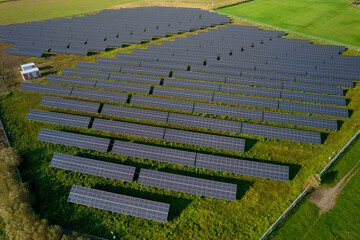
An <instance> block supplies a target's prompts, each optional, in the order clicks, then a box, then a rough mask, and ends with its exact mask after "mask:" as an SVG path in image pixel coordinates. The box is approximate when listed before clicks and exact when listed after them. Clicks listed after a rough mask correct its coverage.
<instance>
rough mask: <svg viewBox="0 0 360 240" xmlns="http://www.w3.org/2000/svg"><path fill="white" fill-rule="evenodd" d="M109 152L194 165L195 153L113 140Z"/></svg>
mask: <svg viewBox="0 0 360 240" xmlns="http://www.w3.org/2000/svg"><path fill="white" fill-rule="evenodd" d="M111 152H113V153H116V154H120V155H125V156H131V157H137V158H144V159H149V160H154V161H161V162H167V163H174V164H180V165H185V166H194V164H195V155H196V153H193V152H187V151H181V150H176V149H171V148H163V147H156V146H150V145H144V144H138V143H130V142H122V141H115V143H114V146H113V148H112V150H111Z"/></svg>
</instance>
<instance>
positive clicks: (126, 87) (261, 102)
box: [53, 69, 348, 117]
mask: <svg viewBox="0 0 360 240" xmlns="http://www.w3.org/2000/svg"><path fill="white" fill-rule="evenodd" d="M63 73H64V74H65V75H70V74H71V75H72V76H74V75H76V76H81V77H91V78H99V79H108V78H109V73H107V72H100V71H86V70H77V69H69V70H68V69H65V70H64V72H63ZM55 81H56V82H57V83H61V82H62V80H55ZM66 81H67V80H65V82H66ZM79 81H80V83H79ZM79 81H77V82H73V83H72V85H76V84H82V83H81V80H79ZM98 82H100V81H98ZM84 84H87V81H86V80H84ZM90 84H92V83H90ZM101 84H102V87H103V88H106V89H117V90H120V91H131V92H135V93H148V92H150V91H149V89H150V86H145V85H133V84H126V83H115V82H111V83H109V82H101ZM53 87H55V86H53ZM95 87H97V88H101V85H96V86H95ZM68 89H69V90H70V88H68ZM153 89H154V90H153V91H152V94H153V95H160V96H168V97H177V98H183V99H193V100H202V101H213V102H221V103H230V104H236V105H244V106H253V107H261V108H270V109H280V110H289V111H300V112H307V113H315V114H321V115H329V116H337V117H348V109H347V108H340V107H333V106H323V105H314V104H309V103H300V102H290V101H283V100H273V99H266V98H258V97H250V96H239V95H229V94H224V93H211V92H199V91H196V90H195V91H194V90H185V89H173V88H171V89H170V88H162V87H154V88H153ZM81 91H83V92H85V91H94V90H85V89H81ZM287 97H288V98H292V99H294V100H298V101H309V102H311V101H316V102H320V103H327V104H334V103H335V102H336V103H337V104H341V103H340V102H342V104H341V105H346V102H345V98H344V97H336V96H326V95H315V94H308V93H297V92H289V93H288V94H287ZM335 98H336V99H337V100H334V99H335ZM107 99H109V98H107ZM329 99H331V100H334V101H332V102H330V101H329ZM103 100H105V99H103ZM108 101H114V100H111V99H110V100H108ZM298 106H301V108H299V109H301V110H296V109H297V107H298ZM314 109H317V110H316V111H315V110H314Z"/></svg>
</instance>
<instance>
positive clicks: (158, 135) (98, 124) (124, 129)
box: [92, 118, 165, 139]
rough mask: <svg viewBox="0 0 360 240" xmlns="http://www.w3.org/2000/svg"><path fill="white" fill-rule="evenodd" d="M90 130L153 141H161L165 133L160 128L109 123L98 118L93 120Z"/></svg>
mask: <svg viewBox="0 0 360 240" xmlns="http://www.w3.org/2000/svg"><path fill="white" fill-rule="evenodd" d="M92 129H96V130H100V131H107V132H114V133H120V134H126V135H133V136H138V137H147V138H154V139H162V138H163V136H164V131H165V129H164V128H162V127H154V126H147V125H142V124H135V123H127V122H118V121H111V120H106V119H100V118H95V120H94V123H93V125H92Z"/></svg>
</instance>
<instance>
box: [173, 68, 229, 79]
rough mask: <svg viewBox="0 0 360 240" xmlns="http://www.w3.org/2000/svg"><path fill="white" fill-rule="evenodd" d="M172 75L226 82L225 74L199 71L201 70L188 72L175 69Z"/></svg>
mask: <svg viewBox="0 0 360 240" xmlns="http://www.w3.org/2000/svg"><path fill="white" fill-rule="evenodd" d="M172 76H173V77H175V78H186V79H196V80H205V81H212V82H225V75H219V74H211V73H199V72H187V71H177V70H175V71H174V72H173V75H172Z"/></svg>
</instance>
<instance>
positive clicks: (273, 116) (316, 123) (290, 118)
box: [263, 111, 338, 130]
mask: <svg viewBox="0 0 360 240" xmlns="http://www.w3.org/2000/svg"><path fill="white" fill-rule="evenodd" d="M263 120H264V121H266V122H277V123H284V124H291V125H298V126H304V127H313V128H322V129H331V130H338V123H337V120H335V119H327V118H316V117H309V116H301V115H294V114H287V113H279V112H267V111H264V119H263Z"/></svg>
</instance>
